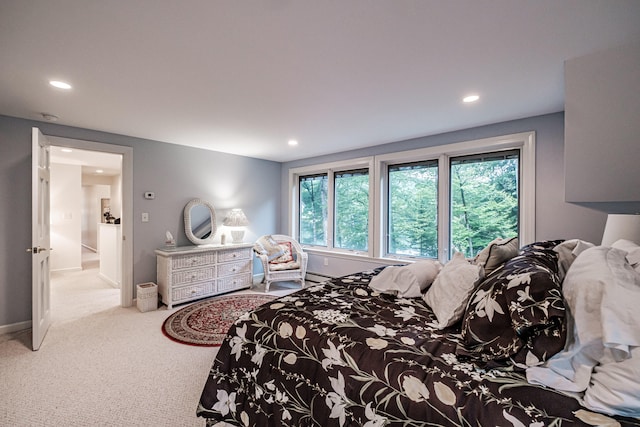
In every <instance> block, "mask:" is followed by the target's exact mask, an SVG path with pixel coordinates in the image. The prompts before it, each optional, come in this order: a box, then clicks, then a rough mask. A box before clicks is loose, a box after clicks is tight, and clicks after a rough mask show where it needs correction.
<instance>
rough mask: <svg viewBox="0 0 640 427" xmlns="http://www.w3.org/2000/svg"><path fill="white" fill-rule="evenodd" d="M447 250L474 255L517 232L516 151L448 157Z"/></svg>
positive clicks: (466, 255)
mask: <svg viewBox="0 0 640 427" xmlns="http://www.w3.org/2000/svg"><path fill="white" fill-rule="evenodd" d="M450 166H451V251H452V253H453V252H462V253H463V254H464V255H465V257H467V258H472V257H474V256H476V254H477V253H478V252H480V251H481V250H482V249H483V248H484V247H485V246H487V244H489V242H491V241H492V240H493V239H495V238H496V237H502V238H508V237H513V236H517V235H518V217H519V212H518V211H519V205H518V194H519V188H518V181H519V180H518V177H519V172H518V168H519V151H510V152H506V153H489V154H483V155H477V156H467V157H458V158H454V159H452V160H451V163H450Z"/></svg>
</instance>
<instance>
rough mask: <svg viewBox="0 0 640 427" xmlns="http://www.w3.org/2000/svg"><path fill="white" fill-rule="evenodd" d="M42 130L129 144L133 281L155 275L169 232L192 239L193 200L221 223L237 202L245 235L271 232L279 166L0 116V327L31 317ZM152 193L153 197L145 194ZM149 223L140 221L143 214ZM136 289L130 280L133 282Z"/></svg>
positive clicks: (181, 242)
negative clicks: (34, 134) (34, 153)
mask: <svg viewBox="0 0 640 427" xmlns="http://www.w3.org/2000/svg"><path fill="white" fill-rule="evenodd" d="M33 126H35V127H39V128H40V129H41V131H42V133H44V134H45V135H50V136H59V137H64V138H72V139H80V140H87V141H94V142H100V143H107V144H117V145H122V146H128V147H132V148H133V216H134V217H133V220H134V223H133V235H134V241H133V252H134V253H133V283H134V285H135V284H136V283H142V282H148V281H155V280H156V260H155V254H154V252H153V251H154V249H156V248H158V247H161V246H162V245H163V244H164V240H165V232H166V231H167V230H170V231H171V233H172V234H173V235H174V236H176V238H177V243H178V244H179V245H188V244H190V243H189V242H188V241H187V239H186V236H185V234H184V231H183V216H182V210H183V208H184V206H185V205H186V204H187V202H188V201H189V200H190V199H192V198H202V199H205V200H208V201H209V202H211V203H212V204H213V206H214V207H215V208H216V215H217V223H218V226H219V227H220V226H221V225H222V219H223V218H224V215H225V214H226V212H227V211H228V210H230V209H232V208H235V207H239V208H242V209H243V210H244V212H245V214H246V215H247V218H248V219H249V222H250V225H249V227H248V229H247V233H246V235H245V241H248V242H251V241H254V240H255V239H256V238H257V236H260V235H262V234H267V233H275V232H277V231H278V230H277V227H278V225H279V221H280V206H279V204H278V203H277V201H278V200H280V188H279V186H278V185H277V184H278V182H279V177H280V168H281V164H280V163H277V162H271V161H266V160H259V159H253V158H248V157H242V156H236V155H231V154H224V153H218V152H212V151H207V150H200V149H196V148H189V147H182V146H178V145H173V144H167V143H162V142H157V141H150V140H144V139H139V138H133V137H127V136H122V135H114V134H108V133H104V132H97V131H91V130H86V129H79V128H73V127H67V126H60V125H56V124H52V123H44V122H35V121H28V120H23V119H17V118H12V117H6V116H0V326H3V325H10V324H13V323H18V322H23V321H28V320H31V255H30V254H28V253H27V252H26V251H25V249H26V248H27V247H29V246H31V128H32V127H33ZM145 191H154V192H155V196H156V197H155V200H146V199H144V197H143V194H144V192H145ZM142 212H148V213H149V217H150V221H149V222H148V223H142V222H141V221H140V217H141V213H142ZM134 288H135V286H134Z"/></svg>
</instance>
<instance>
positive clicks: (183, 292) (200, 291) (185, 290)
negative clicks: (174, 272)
mask: <svg viewBox="0 0 640 427" xmlns="http://www.w3.org/2000/svg"><path fill="white" fill-rule="evenodd" d="M215 293H216V282H215V281H212V282H206V283H198V284H195V285H191V286H183V287H180V288H173V289H172V290H171V300H172V301H173V303H174V304H176V303H179V302H180V301H184V300H190V299H196V298H200V297H205V296H208V295H211V294H215Z"/></svg>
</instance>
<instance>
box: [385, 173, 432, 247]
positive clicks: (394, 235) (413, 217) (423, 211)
mask: <svg viewBox="0 0 640 427" xmlns="http://www.w3.org/2000/svg"><path fill="white" fill-rule="evenodd" d="M389 206H390V208H389V253H392V254H397V255H411V256H420V257H428V258H437V256H438V167H437V166H435V165H431V166H426V165H421V166H416V167H407V168H398V169H394V170H392V171H390V172H389Z"/></svg>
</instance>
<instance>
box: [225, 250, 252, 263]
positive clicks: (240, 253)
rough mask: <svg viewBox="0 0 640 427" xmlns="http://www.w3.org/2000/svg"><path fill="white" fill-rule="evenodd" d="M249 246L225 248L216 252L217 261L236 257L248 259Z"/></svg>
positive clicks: (230, 259) (226, 260) (249, 254)
mask: <svg viewBox="0 0 640 427" xmlns="http://www.w3.org/2000/svg"><path fill="white" fill-rule="evenodd" d="M250 258H251V248H239V249H227V250H224V251H220V252H218V262H229V261H234V260H237V259H250Z"/></svg>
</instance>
